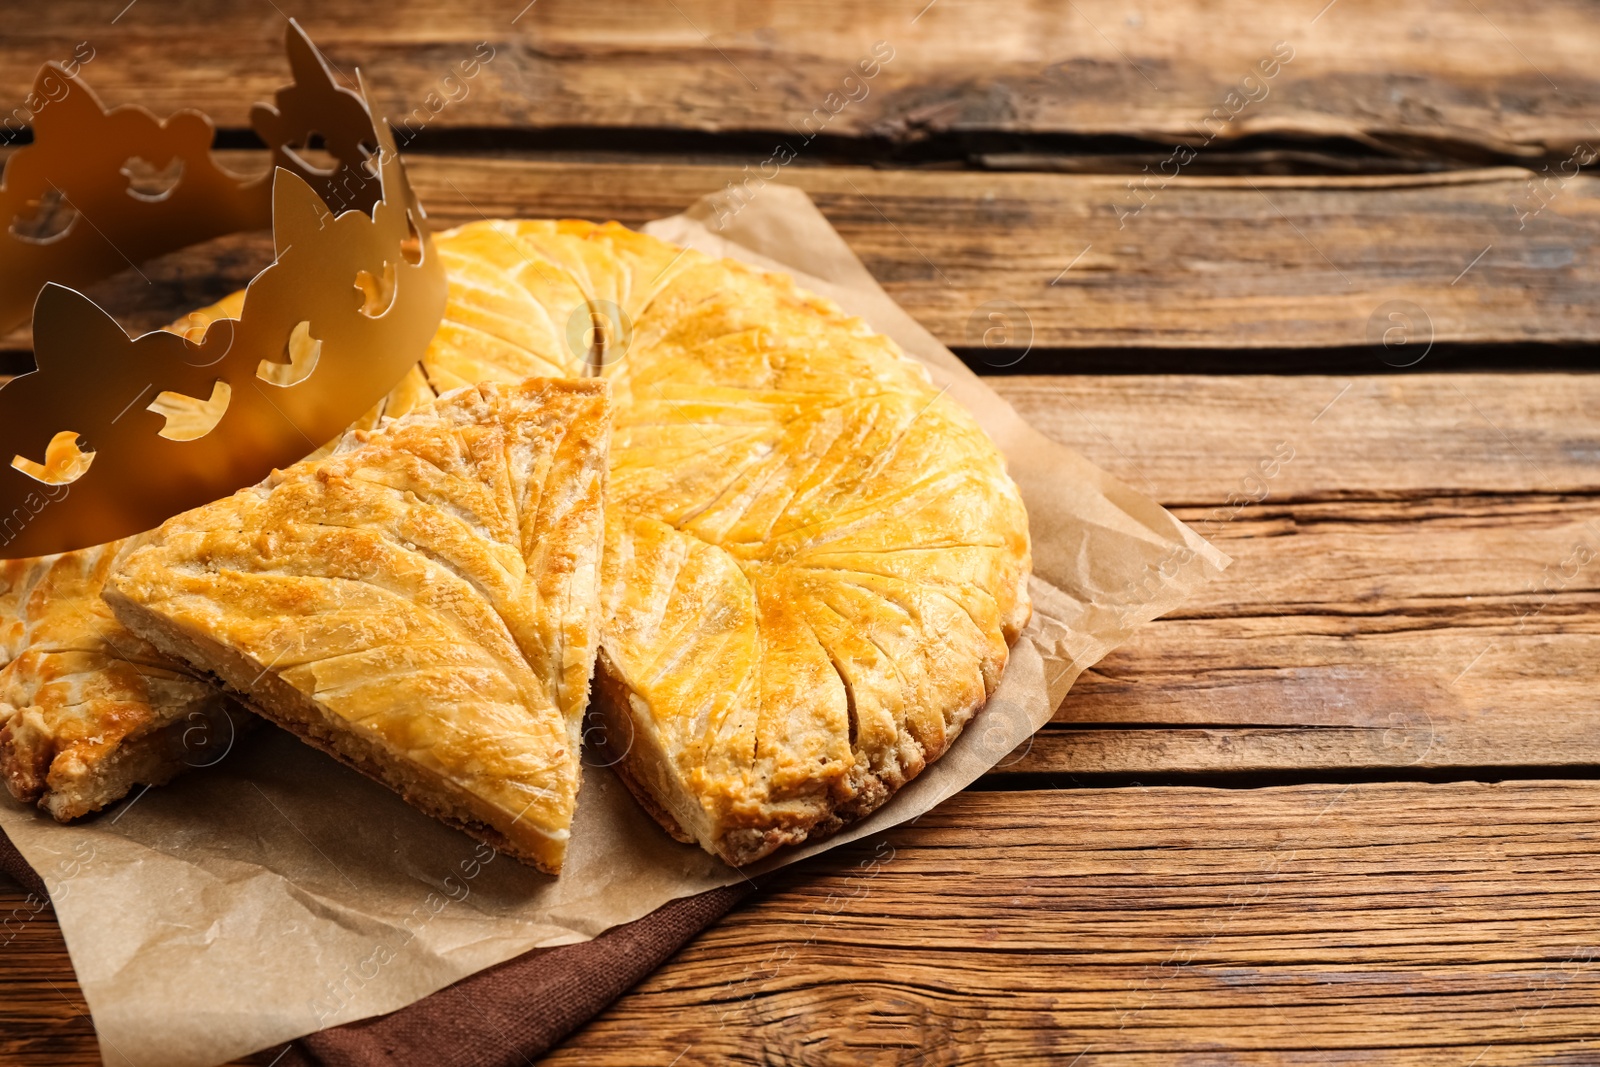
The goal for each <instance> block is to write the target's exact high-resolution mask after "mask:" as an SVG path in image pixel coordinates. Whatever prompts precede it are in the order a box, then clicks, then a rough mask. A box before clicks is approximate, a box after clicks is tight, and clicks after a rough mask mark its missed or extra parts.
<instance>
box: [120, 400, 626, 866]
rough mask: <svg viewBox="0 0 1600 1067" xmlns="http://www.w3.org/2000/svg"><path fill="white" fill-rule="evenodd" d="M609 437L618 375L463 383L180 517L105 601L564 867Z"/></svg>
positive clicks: (276, 716)
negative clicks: (612, 381) (612, 384)
mask: <svg viewBox="0 0 1600 1067" xmlns="http://www.w3.org/2000/svg"><path fill="white" fill-rule="evenodd" d="M609 433H610V404H609V399H608V390H607V387H606V385H605V384H604V383H603V382H599V381H593V380H591V381H548V380H542V379H534V380H530V381H529V382H527V383H525V384H522V385H518V386H502V385H495V384H484V385H482V386H476V387H470V388H466V389H463V390H459V391H457V392H454V393H451V394H449V395H446V396H444V397H441V398H440V399H439V400H438V401H437V402H436V403H434V404H432V405H430V406H427V407H423V408H420V409H418V410H416V411H414V412H412V413H411V414H409V415H407V416H405V417H402V418H400V419H397V420H393V421H389V422H385V423H384V424H382V425H381V426H380V427H379V428H378V429H376V430H373V431H354V432H352V433H351V434H350V435H348V436H347V437H346V438H345V440H344V442H343V443H341V445H340V446H339V447H338V448H337V449H336V450H335V451H334V452H333V453H332V454H331V455H329V456H327V457H324V458H322V459H318V460H308V461H306V462H303V463H300V464H297V465H296V466H294V467H292V468H290V469H289V470H287V471H282V472H277V473H275V474H274V475H273V477H272V478H270V479H268V481H267V482H265V483H263V484H262V485H260V486H257V487H253V488H250V489H245V490H242V491H240V492H239V493H236V494H234V495H233V496H232V497H229V498H227V499H225V500H221V501H217V502H216V503H213V504H209V505H206V506H205V507H202V508H197V509H195V510H194V511H190V512H187V513H185V514H183V515H180V516H178V517H176V518H174V519H171V520H168V522H166V523H165V524H164V525H163V526H162V527H161V528H160V529H159V530H157V531H156V532H155V533H154V534H152V535H149V536H148V537H147V538H146V539H145V540H144V541H143V542H142V543H141V544H139V545H138V546H136V547H135V548H133V549H132V550H131V551H130V552H129V553H128V554H127V555H126V556H125V557H124V559H123V560H122V561H121V562H120V564H119V565H118V567H117V568H116V570H115V572H114V573H113V575H112V576H111V578H110V579H109V581H108V582H107V584H106V591H105V597H106V600H107V601H108V602H109V603H110V604H111V606H112V608H113V609H114V611H115V612H116V614H117V616H118V618H119V619H120V620H121V621H122V622H123V623H124V624H125V625H126V626H128V628H129V629H131V630H133V631H134V632H135V633H137V634H139V635H141V636H142V637H144V638H145V639H147V640H149V641H150V642H151V643H152V644H153V645H155V646H156V647H158V648H160V649H161V650H162V651H163V652H165V653H167V654H168V655H172V656H175V657H177V658H179V659H182V660H183V661H185V662H188V663H190V664H191V665H193V666H195V667H196V668H198V669H200V670H203V671H206V672H208V673H210V674H212V675H215V676H216V677H218V678H220V679H221V680H222V681H223V683H225V684H226V685H227V686H228V687H229V688H230V689H232V690H235V691H237V692H239V693H241V694H242V695H243V696H244V699H245V700H246V701H247V702H248V703H249V704H250V706H251V707H253V708H254V709H256V710H258V711H259V712H260V713H261V714H263V715H264V716H266V717H267V718H269V719H271V720H273V721H275V722H278V723H279V724H281V725H283V726H285V727H286V728H288V729H290V730H291V731H294V732H295V733H297V734H299V735H300V736H302V737H303V738H305V739H306V740H308V741H310V742H311V743H313V744H316V745H317V746H319V747H321V748H323V749H325V750H327V751H329V752H331V753H333V754H334V755H335V756H337V757H339V758H341V759H343V760H344V761H345V762H347V763H350V764H352V765H353V766H355V767H356V768H357V769H359V770H361V771H363V772H365V773H367V774H369V775H371V776H373V777H375V778H377V779H378V780H380V781H383V782H385V783H386V784H388V785H390V786H392V787H393V788H395V789H397V790H398V791H399V792H401V794H402V795H403V796H405V798H406V799H407V800H408V801H410V802H411V803H412V804H414V805H416V806H417V807H419V808H421V809H422V810H424V811H427V812H428V813H430V814H432V815H435V816H437V817H439V818H442V819H444V820H445V821H447V822H450V823H452V824H454V825H458V826H460V827H462V828H463V829H466V830H467V831H468V832H469V833H472V834H474V835H475V836H477V837H479V838H481V839H483V840H486V841H488V842H489V843H491V844H493V845H495V846H496V847H499V848H501V849H503V850H506V851H508V852H510V853H511V854H513V855H515V856H517V857H518V858H521V859H523V860H526V861H528V862H530V863H532V864H534V865H535V866H538V867H539V868H541V869H543V870H546V871H549V872H552V873H554V872H556V871H558V870H559V869H560V866H561V861H562V858H563V855H564V853H565V849H566V842H567V836H568V828H569V826H570V824H571V820H572V813H573V810H574V808H575V805H576V800H577V791H578V781H579V762H578V737H579V731H580V729H581V720H582V716H583V712H584V708H585V706H586V704H587V700H588V689H589V680H590V674H591V672H592V670H593V665H594V658H595V649H596V644H597V631H598V625H599V612H598V580H599V563H600V549H601V541H602V524H603V517H602V504H601V499H602V487H603V484H604V481H605V474H606V451H607V444H608V439H609Z"/></svg>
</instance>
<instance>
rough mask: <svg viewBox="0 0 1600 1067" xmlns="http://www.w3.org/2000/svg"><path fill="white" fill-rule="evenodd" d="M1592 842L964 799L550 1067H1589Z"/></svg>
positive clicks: (64, 1020) (63, 964) (26, 943)
mask: <svg viewBox="0 0 1600 1067" xmlns="http://www.w3.org/2000/svg"><path fill="white" fill-rule="evenodd" d="M1597 822H1600V783H1593V782H1558V781H1545V782H1507V783H1502V784H1499V785H1482V784H1443V785H1425V784H1399V783H1378V784H1358V785H1351V786H1338V785H1333V786H1301V787H1293V788H1276V789H1248V790H1225V789H1187V788H1157V789H1116V790H1097V789H1085V790H1050V791H1037V792H1019V793H980V794H974V793H966V794H962V795H960V796H958V797H956V798H954V799H952V800H951V801H949V802H948V803H946V804H945V805H944V806H943V807H941V808H939V809H938V810H936V811H934V812H932V813H930V814H929V815H927V816H924V817H923V818H922V819H921V820H919V821H918V822H917V823H916V824H915V825H913V826H908V827H902V828H899V829H897V830H895V831H891V832H890V833H889V834H887V835H885V836H884V837H882V838H879V839H874V840H869V841H867V842H864V843H861V844H857V845H852V846H848V847H846V848H844V849H841V850H838V851H837V852H835V853H832V854H829V855H827V856H823V857H819V858H818V859H817V860H815V861H812V862H808V863H806V864H803V865H802V866H801V868H800V869H799V870H798V871H795V872H790V873H786V874H783V875H781V876H779V877H778V878H777V879H776V880H775V882H774V883H773V884H772V885H771V886H770V887H769V888H768V889H767V890H766V891H764V892H763V893H761V894H759V895H758V896H757V897H755V898H753V901H752V903H749V904H747V905H745V906H743V907H742V908H740V909H739V910H737V911H735V912H734V913H733V914H732V915H730V916H729V917H728V918H727V919H726V920H724V921H723V922H721V923H719V924H718V925H717V926H715V927H713V928H712V929H711V930H709V931H708V932H707V933H706V934H704V935H702V936H701V937H700V938H699V939H697V940H696V941H695V942H693V943H691V944H690V945H689V946H688V947H687V948H686V949H685V950H684V951H683V952H681V953H680V954H679V955H678V956H677V957H675V958H674V959H673V960H672V961H671V962H670V963H669V964H668V965H667V966H666V967H664V968H663V969H662V970H660V971H659V972H657V973H656V974H655V975H653V976H651V977H650V978H648V979H646V981H645V982H644V983H642V984H641V985H640V986H639V987H638V988H637V989H636V990H634V991H633V992H631V993H629V994H627V995H626V996H624V997H623V998H622V1000H621V1001H619V1002H618V1003H617V1004H616V1005H615V1006H613V1007H612V1008H611V1009H610V1010H609V1011H607V1012H606V1013H604V1014H603V1015H601V1016H600V1017H599V1018H597V1019H596V1020H595V1021H594V1022H593V1023H591V1024H590V1025H589V1026H588V1027H586V1028H584V1029H583V1030H581V1031H579V1032H578V1033H577V1034H576V1035H575V1036H574V1037H573V1038H571V1039H570V1040H569V1041H568V1042H567V1043H566V1045H564V1046H563V1047H561V1048H560V1049H558V1050H556V1051H555V1052H554V1053H553V1054H552V1055H551V1056H549V1057H548V1058H547V1060H546V1061H545V1062H546V1063H550V1064H566V1063H583V1064H595V1065H601V1067H603V1065H607V1064H628V1065H630V1067H631V1065H640V1064H659V1065H662V1067H665V1065H667V1064H670V1063H672V1062H674V1060H673V1057H675V1056H680V1057H681V1059H679V1060H677V1061H676V1062H679V1063H720V1062H731V1063H773V1062H779V1063H798V1062H805V1063H812V1062H852V1063H885V1064H887V1063H904V1062H906V1059H907V1058H908V1057H915V1056H918V1055H935V1054H936V1055H937V1057H938V1058H937V1060H936V1062H939V1063H944V1064H969V1063H971V1064H977V1063H997V1062H1005V1063H1045V1062H1058V1063H1068V1062H1071V1060H1072V1057H1073V1056H1076V1055H1079V1054H1082V1056H1083V1058H1082V1059H1081V1060H1080V1061H1079V1064H1080V1067H1096V1065H1105V1064H1115V1065H1118V1067H1124V1065H1129V1064H1133V1065H1141V1064H1156V1063H1166V1062H1171V1058H1172V1057H1174V1056H1178V1055H1183V1054H1189V1055H1194V1056H1197V1057H1204V1062H1207V1063H1227V1064H1269V1063H1272V1064H1276V1063H1291V1064H1293V1063H1302V1064H1310V1063H1315V1064H1319V1065H1322V1064H1357V1063H1363V1064H1367V1063H1375V1062H1381V1063H1384V1064H1395V1065H1402V1067H1407V1065H1421V1064H1428V1065H1432V1064H1445V1063H1449V1064H1457V1065H1460V1064H1466V1063H1470V1062H1472V1061H1473V1057H1474V1056H1480V1055H1481V1056H1482V1059H1481V1060H1479V1061H1478V1062H1480V1063H1494V1064H1496V1065H1505V1064H1534V1063H1539V1064H1551V1063H1570V1064H1580V1063H1589V1062H1592V1060H1593V1055H1594V1046H1593V1044H1592V1043H1591V1044H1590V1045H1588V1046H1585V1044H1584V1041H1585V1040H1586V1039H1588V1040H1590V1041H1591V1042H1592V1039H1593V1033H1594V1029H1593V1025H1592V1019H1593V1011H1594V1010H1595V1004H1596V1002H1597V999H1600V970H1597V968H1596V966H1595V959H1596V956H1597V955H1600V949H1597V948H1596V946H1595V944H1594V924H1593V916H1594V914H1595V910H1596V908H1597V907H1600V888H1597V887H1600V853H1597V852H1596V850H1595V848H1594V837H1595V831H1594V826H1595V825H1596V823H1597ZM20 903H21V899H20V893H19V892H18V891H15V890H12V891H10V892H9V893H4V892H0V907H4V909H5V911H10V910H11V909H12V908H14V907H17V906H18V905H19V904H20ZM13 946H14V947H15V948H16V951H12V948H13ZM3 958H4V959H5V960H6V968H7V976H8V986H7V993H8V995H7V997H6V998H5V1001H4V1003H0V1019H3V1020H4V1022H5V1025H4V1026H0V1056H3V1057H4V1058H5V1061H6V1062H7V1063H15V1064H18V1065H19V1067H31V1065H34V1064H39V1065H43V1064H47V1063H48V1064H52V1065H57V1064H60V1065H76V1064H83V1065H88V1064H91V1063H96V1062H98V1060H97V1059H96V1058H95V1057H94V1055H93V1036H92V1033H90V1032H89V1031H88V1029H87V1026H86V1024H85V1023H84V1022H83V1020H82V1019H81V1017H78V1016H76V1015H75V1014H74V1013H75V1012H77V1011H79V1010H81V1008H80V1007H73V1006H71V1005H80V1006H81V1000H80V999H79V994H78V993H77V990H76V986H75V984H74V983H73V981H72V977H71V971H70V969H69V968H68V966H67V961H66V957H65V952H64V950H63V949H62V947H61V944H60V940H59V935H58V934H57V933H56V932H55V927H54V923H53V921H52V920H51V919H50V917H49V913H48V912H45V913H43V914H41V915H40V916H39V917H37V918H35V919H33V920H32V921H31V922H27V923H24V924H22V925H21V927H20V930H19V932H18V936H17V937H16V938H15V940H14V941H13V943H12V946H8V950H7V952H6V954H5V956H4V957H3ZM13 976H15V977H13ZM52 987H54V988H52ZM1485 1048H1488V1049H1490V1051H1489V1052H1487V1053H1485V1052H1484V1051H1483V1050H1484V1049H1485ZM685 1049H688V1050H689V1051H688V1052H685ZM1086 1049H1087V1051H1085V1050H1086ZM269 1058H270V1057H260V1058H258V1060H259V1062H265V1061H266V1060H267V1059H269Z"/></svg>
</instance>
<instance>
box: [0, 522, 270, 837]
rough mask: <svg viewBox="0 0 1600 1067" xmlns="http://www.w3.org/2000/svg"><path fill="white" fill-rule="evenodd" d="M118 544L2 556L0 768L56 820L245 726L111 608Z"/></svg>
mask: <svg viewBox="0 0 1600 1067" xmlns="http://www.w3.org/2000/svg"><path fill="white" fill-rule="evenodd" d="M120 547H121V544H120V543H119V544H117V545H108V546H101V547H98V548H91V549H85V550H82V551H78V552H69V553H66V554H64V555H58V556H45V557H42V558H39V559H23V560H4V561H0V664H3V667H0V776H3V777H4V779H5V783H6V788H7V789H8V790H9V791H10V793H11V795H12V796H14V797H16V798H17V799H18V800H21V801H23V802H26V803H36V804H38V806H39V807H41V808H43V809H44V810H45V811H48V812H49V813H50V814H51V815H53V816H55V817H56V818H57V819H58V820H60V821H62V822H67V821H69V820H71V819H75V818H78V817H79V816H82V815H86V814H88V813H89V812H92V811H95V810H98V809H99V808H101V807H104V806H105V805H106V804H109V803H111V802H112V801H115V800H117V799H119V798H121V797H122V796H124V795H126V794H127V793H128V791H129V790H130V789H132V788H133V787H134V786H135V785H137V784H140V783H143V784H146V785H156V784H160V783H162V782H165V781H167V780H168V779H170V778H171V777H172V776H173V775H175V774H177V773H178V772H180V771H182V770H183V769H185V768H186V767H189V766H204V765H207V764H209V763H212V762H215V761H216V760H217V759H220V758H221V757H222V756H223V755H224V754H226V751H227V747H228V746H229V745H231V743H232V741H233V738H234V736H235V732H236V731H237V730H239V729H243V728H244V727H245V726H246V725H247V717H237V718H236V717H235V716H232V715H230V714H229V711H228V708H227V706H226V701H225V700H224V699H223V698H222V697H221V696H220V694H217V693H216V692H215V691H214V690H213V689H212V688H211V687H210V686H209V685H206V684H205V683H203V682H201V681H200V680H198V679H196V678H194V677H193V676H192V675H190V674H189V673H188V672H186V671H185V670H184V669H183V668H182V667H181V666H179V665H177V664H174V663H172V662H171V661H170V660H168V659H167V658H166V657H164V656H162V655H161V654H160V653H159V652H157V651H156V650H155V649H154V648H152V647H151V646H150V645H149V644H147V643H146V642H144V641H141V640H140V639H139V638H137V637H135V636H134V635H133V634H131V633H129V632H128V631H127V630H126V629H124V628H123V627H122V626H121V625H120V624H118V622H117V621H116V619H114V618H113V617H112V615H111V611H110V609H108V608H107V607H106V605H105V604H104V603H103V602H102V601H101V599H100V589H101V586H102V585H103V584H104V582H105V579H106V575H107V573H109V571H110V568H111V566H112V563H113V562H114V560H115V556H116V553H117V551H118V549H119V548H120Z"/></svg>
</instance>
